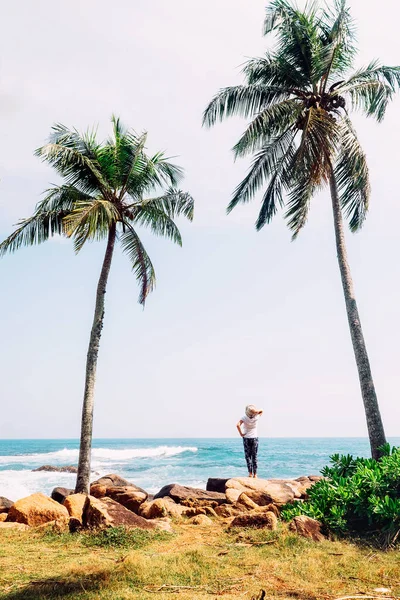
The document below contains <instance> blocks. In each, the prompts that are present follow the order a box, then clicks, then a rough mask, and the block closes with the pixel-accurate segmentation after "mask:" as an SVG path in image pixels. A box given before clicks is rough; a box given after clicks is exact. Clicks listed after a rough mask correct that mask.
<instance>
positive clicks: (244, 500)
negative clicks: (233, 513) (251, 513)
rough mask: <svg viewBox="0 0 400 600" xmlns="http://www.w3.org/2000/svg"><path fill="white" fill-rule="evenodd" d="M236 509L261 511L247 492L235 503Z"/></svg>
mask: <svg viewBox="0 0 400 600" xmlns="http://www.w3.org/2000/svg"><path fill="white" fill-rule="evenodd" d="M235 506H236V508H238V509H239V510H243V509H245V510H256V509H259V508H260V506H259V505H258V504H256V503H255V502H253V500H251V498H249V497H248V495H247V494H246V493H245V492H242V493H241V494H240V496H239V498H238V499H237V501H236V503H235Z"/></svg>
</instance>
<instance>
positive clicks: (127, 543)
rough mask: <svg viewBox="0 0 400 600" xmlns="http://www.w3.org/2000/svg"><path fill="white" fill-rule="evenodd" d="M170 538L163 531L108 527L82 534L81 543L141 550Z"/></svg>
mask: <svg viewBox="0 0 400 600" xmlns="http://www.w3.org/2000/svg"><path fill="white" fill-rule="evenodd" d="M170 536H171V534H170V533H166V532H165V531H144V530H143V529H126V528H125V527H110V528H109V529H102V530H100V531H93V532H90V533H84V534H82V536H81V538H82V539H81V541H82V543H83V545H84V546H100V547H103V548H142V547H143V546H147V545H148V544H150V543H152V542H155V541H164V540H166V539H169V537H170Z"/></svg>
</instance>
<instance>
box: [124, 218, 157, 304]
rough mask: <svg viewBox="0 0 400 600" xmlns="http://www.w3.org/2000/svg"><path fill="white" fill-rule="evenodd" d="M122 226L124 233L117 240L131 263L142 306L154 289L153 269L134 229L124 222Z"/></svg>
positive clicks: (154, 277)
mask: <svg viewBox="0 0 400 600" xmlns="http://www.w3.org/2000/svg"><path fill="white" fill-rule="evenodd" d="M123 225H124V227H125V231H123V232H122V233H121V234H120V236H119V239H120V242H121V246H122V250H123V252H125V253H126V254H127V255H128V257H129V259H130V261H131V263H132V270H133V272H134V273H135V276H136V279H137V281H138V282H139V285H140V294H139V303H140V304H143V305H144V304H145V302H146V298H147V296H148V295H149V294H150V292H152V291H153V289H154V287H155V283H156V276H155V272H154V267H153V264H152V262H151V260H150V257H149V255H148V254H147V252H146V250H145V248H144V246H143V244H142V242H141V241H140V238H139V236H138V234H137V233H136V231H135V230H134V228H133V227H132V226H131V225H130V224H129V223H127V222H124V223H123Z"/></svg>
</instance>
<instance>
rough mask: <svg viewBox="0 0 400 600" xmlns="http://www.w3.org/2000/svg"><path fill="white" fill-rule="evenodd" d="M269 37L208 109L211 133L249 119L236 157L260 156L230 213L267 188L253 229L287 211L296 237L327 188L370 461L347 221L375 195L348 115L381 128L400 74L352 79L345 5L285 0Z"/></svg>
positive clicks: (375, 445) (356, 223)
mask: <svg viewBox="0 0 400 600" xmlns="http://www.w3.org/2000/svg"><path fill="white" fill-rule="evenodd" d="M264 33H265V35H267V34H273V35H274V36H275V38H274V39H275V42H276V43H275V46H274V49H273V50H272V51H270V52H267V53H266V55H265V56H264V57H263V58H256V59H252V60H250V61H248V62H247V63H246V65H245V67H244V76H245V83H244V85H238V86H234V87H228V88H225V89H222V90H221V91H220V92H219V93H218V94H217V95H216V96H215V97H214V98H213V100H212V101H211V102H210V104H209V106H208V107H207V109H206V110H205V113H204V119H203V123H204V124H205V125H206V126H212V125H214V124H215V123H216V122H217V121H222V120H223V119H224V118H226V117H230V116H241V117H245V118H249V119H251V122H250V124H249V125H248V127H247V129H246V130H245V132H244V133H243V135H242V136H241V138H240V139H239V141H238V142H237V144H236V145H235V146H234V149H233V150H234V154H235V157H242V156H246V155H248V154H254V159H253V161H252V164H251V167H250V169H249V172H248V174H247V175H246V177H245V178H244V179H243V181H242V182H241V183H240V184H239V185H238V186H237V188H236V189H235V192H234V194H233V198H232V200H231V202H230V204H229V206H228V212H230V211H231V210H232V209H233V208H234V207H235V206H236V205H237V204H239V203H246V202H249V201H250V200H251V199H252V198H253V196H254V195H255V194H256V192H257V191H258V190H260V189H263V196H262V202H261V209H260V212H259V215H258V219H257V222H256V228H257V230H260V229H261V228H262V227H263V226H264V225H265V224H266V223H269V222H270V221H271V219H272V217H273V216H274V215H275V213H276V212H277V210H278V208H280V207H284V208H285V209H286V210H285V217H286V218H287V220H288V226H289V228H290V229H291V230H292V232H293V237H294V238H295V237H296V236H297V235H298V233H299V231H300V229H301V228H302V227H303V226H304V225H305V223H306V221H307V215H308V211H309V207H310V201H311V198H312V197H313V196H314V195H315V194H316V193H317V192H318V191H319V190H320V189H321V188H322V187H323V186H325V185H329V188H330V193H331V198H332V208H333V220H334V228H335V236H336V246H337V256H338V261H339V268H340V274H341V278H342V284H343V291H344V297H345V302H346V309H347V316H348V321H349V326H350V332H351V339H352V342H353V348H354V354H355V358H356V363H357V367H358V374H359V379H360V386H361V393H362V398H363V402H364V407H365V412H366V418H367V425H368V432H369V438H370V444H371V451H372V456H373V457H375V458H377V457H379V455H380V451H379V448H380V447H381V446H382V445H383V444H384V443H385V442H386V438H385V433H384V429H383V424H382V419H381V415H380V411H379V406H378V401H377V396H376V392H375V387H374V382H373V379H372V374H371V369H370V363H369V359H368V354H367V350H366V346H365V341H364V336H363V332H362V329H361V323H360V317H359V314H358V309H357V303H356V299H355V294H354V288H353V282H352V278H351V274H350V268H349V264H348V259H347V253H346V246H345V236H344V229H343V214H342V213H344V216H345V217H346V218H347V219H349V225H350V229H351V231H356V230H358V229H359V228H360V227H361V226H362V224H363V222H364V219H365V217H366V213H367V210H368V204H369V196H370V184H369V176H368V167H367V162H366V157H365V154H364V152H363V150H362V148H361V146H360V143H359V141H358V138H357V134H356V132H355V129H354V127H353V125H352V122H351V120H350V117H349V112H351V111H353V110H361V111H362V112H364V114H365V115H366V116H371V117H375V118H376V119H377V120H378V121H381V120H382V119H383V117H384V114H385V110H386V107H387V105H388V102H389V101H390V100H391V99H392V97H393V95H394V93H395V91H396V89H397V88H398V86H399V84H400V67H387V66H383V65H381V64H380V63H379V62H377V61H374V62H371V63H370V64H369V65H368V66H367V67H365V68H362V69H359V70H357V71H355V72H351V71H350V70H351V67H352V66H353V62H354V58H355V54H356V48H355V45H354V26H353V22H352V20H351V17H350V14H349V10H348V8H347V6H346V2H345V0H336V2H334V5H333V7H332V8H325V7H320V6H318V5H317V4H316V3H309V4H308V5H307V7H306V8H305V10H304V11H302V10H299V9H298V8H297V7H295V6H294V5H292V4H291V3H290V2H288V1H287V0H273V1H272V2H271V4H270V5H269V6H268V8H267V12H266V18H265V23H264Z"/></svg>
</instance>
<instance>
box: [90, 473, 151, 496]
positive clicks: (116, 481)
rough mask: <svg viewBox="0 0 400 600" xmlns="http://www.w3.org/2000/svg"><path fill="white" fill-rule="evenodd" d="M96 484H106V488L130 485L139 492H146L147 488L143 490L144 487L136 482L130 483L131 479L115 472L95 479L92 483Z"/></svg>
mask: <svg viewBox="0 0 400 600" xmlns="http://www.w3.org/2000/svg"><path fill="white" fill-rule="evenodd" d="M95 484H100V485H105V486H106V488H110V487H129V488H131V489H135V490H136V491H137V492H144V493H146V492H145V490H143V489H142V488H140V487H138V486H137V485H135V484H134V483H130V482H129V481H127V480H126V479H123V478H122V477H120V476H119V475H115V474H114V473H111V474H110V475H104V477H100V479H97V480H96V481H93V483H92V485H95Z"/></svg>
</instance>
